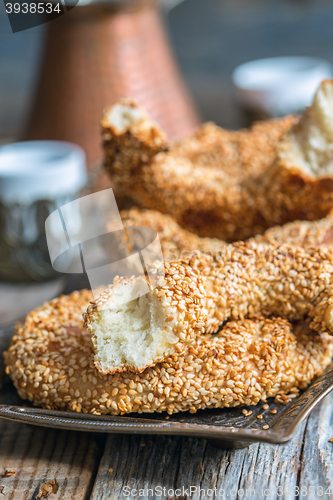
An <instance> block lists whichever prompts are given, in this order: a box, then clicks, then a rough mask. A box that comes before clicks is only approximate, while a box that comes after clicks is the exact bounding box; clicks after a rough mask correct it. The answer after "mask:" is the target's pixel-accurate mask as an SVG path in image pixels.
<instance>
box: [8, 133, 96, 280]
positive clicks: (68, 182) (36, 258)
mask: <svg viewBox="0 0 333 500" xmlns="http://www.w3.org/2000/svg"><path fill="white" fill-rule="evenodd" d="M86 182H87V173H86V161H85V153H84V151H83V150H82V149H81V148H80V147H79V146H77V145H75V144H71V143H67V142H61V141H27V142H20V143H14V144H8V145H5V146H2V147H0V278H1V279H2V280H7V281H41V280H45V279H49V278H53V277H56V276H59V273H58V272H56V271H55V270H54V269H53V268H52V265H51V261H50V257H49V251H48V247H47V242H46V236H45V220H46V219H47V217H48V216H49V215H50V213H52V212H53V211H54V210H56V209H57V208H59V207H60V206H62V205H64V204H66V203H68V202H70V201H72V200H74V199H75V198H77V197H78V194H79V191H80V190H81V189H82V188H83V186H84V185H85V184H86Z"/></svg>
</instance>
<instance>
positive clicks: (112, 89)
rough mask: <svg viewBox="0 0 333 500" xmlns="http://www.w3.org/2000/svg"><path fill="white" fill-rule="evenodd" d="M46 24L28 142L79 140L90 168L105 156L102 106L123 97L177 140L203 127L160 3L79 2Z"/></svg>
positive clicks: (149, 1) (144, 0)
mask: <svg viewBox="0 0 333 500" xmlns="http://www.w3.org/2000/svg"><path fill="white" fill-rule="evenodd" d="M47 29H48V31H47V37H46V44H45V52H44V60H43V63H42V68H41V74H40V79H39V83H38V86H37V89H36V95H35V99H34V102H33V106H32V109H31V113H30V117H29V120H28V124H27V127H26V130H25V133H24V137H23V138H24V139H25V140H35V139H57V140H65V141H70V142H74V143H76V144H79V145H81V146H82V147H83V148H84V150H85V151H86V154H87V163H88V167H89V168H90V169H91V168H93V167H94V166H96V165H98V164H100V159H101V156H102V149H101V138H100V127H99V122H100V119H101V116H102V112H103V108H105V107H106V106H109V105H111V104H112V103H113V102H115V101H116V100H117V99H119V98H120V97H123V96H129V97H131V98H133V99H135V100H136V101H137V102H138V103H139V104H141V105H143V106H145V107H146V109H147V110H148V111H149V113H150V114H151V115H152V117H153V118H154V119H155V120H156V121H157V122H158V123H159V124H160V125H161V126H162V127H163V128H164V130H165V131H166V132H167V134H168V135H169V137H170V138H171V139H175V138H178V137H182V136H184V135H186V134H189V133H190V132H191V131H193V129H194V128H195V127H196V126H197V124H198V117H197V114H196V112H195V111H194V108H193V105H192V102H191V99H190V97H189V94H188V92H187V90H186V87H185V85H184V83H183V80H182V77H181V76H180V73H179V70H178V68H177V64H176V63H175V60H174V57H173V55H172V51H171V48H170V45H169V42H168V38H167V36H166V32H165V29H164V26H163V21H162V16H161V13H160V11H159V5H158V4H157V2H156V1H154V0H141V1H138V0H132V1H125V0H123V1H122V2H119V1H118V2H116V1H114V0H109V1H108V2H107V3H99V2H98V3H90V4H87V5H82V6H81V5H78V6H77V7H75V8H73V9H71V10H70V11H69V12H68V13H67V14H65V15H63V16H62V17H60V18H58V19H56V20H54V21H51V22H50V23H48V25H47Z"/></svg>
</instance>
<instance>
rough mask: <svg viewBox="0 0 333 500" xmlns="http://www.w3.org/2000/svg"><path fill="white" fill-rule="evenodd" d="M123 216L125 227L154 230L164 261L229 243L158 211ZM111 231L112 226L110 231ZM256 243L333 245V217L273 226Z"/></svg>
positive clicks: (139, 210) (137, 210)
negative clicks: (182, 224) (182, 225)
mask: <svg viewBox="0 0 333 500" xmlns="http://www.w3.org/2000/svg"><path fill="white" fill-rule="evenodd" d="M120 215H121V219H122V221H123V224H124V226H125V227H133V226H149V227H152V228H153V229H155V230H156V231H157V233H158V236H159V240H160V243H161V247H162V251H163V257H164V259H165V260H176V259H180V258H184V257H186V256H187V257H188V256H189V255H190V254H191V252H194V251H197V250H199V251H200V252H203V253H216V252H219V251H220V250H222V249H223V248H224V247H225V245H226V244H227V243H225V242H224V241H222V240H218V239H217V238H201V237H200V236H198V235H197V234H194V233H191V232H189V231H187V230H186V229H183V228H182V227H180V226H179V224H177V222H176V221H175V219H173V218H172V217H171V216H170V215H167V214H162V213H161V212H157V211H156V210H149V209H143V208H137V207H132V208H130V209H128V210H122V211H121V213H120ZM112 229H113V228H112V227H110V230H112ZM248 241H252V239H251V240H248ZM253 241H255V242H257V243H269V244H271V245H281V244H283V243H288V244H290V245H297V246H301V247H303V248H306V247H310V246H317V245H324V246H330V245H333V214H330V215H328V216H327V217H324V218H323V219H320V220H318V221H299V220H296V221H293V222H289V223H287V224H284V225H283V226H275V227H272V228H270V229H268V230H267V231H266V232H265V233H264V234H262V235H258V236H256V237H254V238H253ZM113 252H114V249H113Z"/></svg>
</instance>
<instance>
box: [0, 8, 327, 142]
mask: <svg viewBox="0 0 333 500" xmlns="http://www.w3.org/2000/svg"><path fill="white" fill-rule="evenodd" d="M165 3H166V4H168V2H165ZM170 3H176V2H170ZM167 7H168V5H167ZM166 10H167V9H166ZM165 21H166V24H167V28H168V32H169V35H170V40H171V42H172V46H173V50H174V53H175V55H176V58H177V60H178V62H179V64H180V67H181V70H182V73H183V75H184V77H185V80H186V83H187V85H188V87H189V89H190V91H191V93H192V96H193V99H194V102H195V104H196V106H197V109H198V110H199V113H200V116H201V118H202V119H203V120H214V121H216V123H218V124H220V125H221V126H223V127H227V128H238V127H240V126H242V125H243V121H244V117H243V116H242V113H241V112H240V109H239V107H238V106H237V103H236V100H235V96H234V92H233V87H232V83H231V74H232V71H233V69H234V68H235V67H236V66H237V65H239V64H241V63H243V62H246V61H250V60H253V59H258V58H264V57H273V56H286V55H307V56H318V57H322V58H325V59H327V60H328V61H330V62H332V63H333V30H332V26H333V2H332V1H330V0H185V1H184V2H180V3H179V4H178V5H175V6H174V7H173V8H172V9H171V10H170V11H169V13H166V14H165ZM45 31H46V26H45V25H44V26H40V27H37V28H33V29H30V30H27V31H24V32H20V33H16V34H13V33H12V32H11V30H10V25H9V21H8V19H7V16H6V14H5V7H4V4H3V3H2V2H1V3H0V137H1V139H2V140H7V139H9V138H10V139H12V138H16V137H18V136H19V134H20V132H21V131H22V129H23V127H24V125H25V122H26V119H27V113H28V110H29V106H30V105H31V97H32V95H33V89H34V85H36V81H37V77H38V69H39V66H40V61H41V54H42V50H43V44H44V37H45Z"/></svg>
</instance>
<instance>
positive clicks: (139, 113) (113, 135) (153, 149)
mask: <svg viewBox="0 0 333 500" xmlns="http://www.w3.org/2000/svg"><path fill="white" fill-rule="evenodd" d="M102 134H103V143H104V148H105V151H106V158H105V162H106V163H108V162H109V161H110V159H111V161H112V164H113V168H114V169H115V172H118V174H119V175H121V173H122V175H124V176H125V177H126V178H127V177H128V176H130V175H131V174H132V173H133V171H135V169H136V168H137V167H138V166H139V165H141V164H144V163H147V162H149V160H150V159H151V158H152V157H153V156H155V155H156V154H157V153H159V152H161V151H166V150H167V149H168V141H167V137H166V134H165V133H164V132H163V130H161V128H160V127H159V126H158V125H157V124H156V123H155V122H154V121H153V120H152V119H151V118H150V117H149V116H148V114H147V112H146V111H145V110H144V109H143V108H141V107H140V106H138V105H137V104H135V103H134V102H133V101H132V100H131V99H128V98H123V99H120V101H119V102H117V103H116V104H114V105H113V106H111V107H110V108H107V109H106V110H105V111H104V116H103V119H102ZM124 162H125V163H126V165H127V168H126V169H123V165H124ZM119 187H120V189H122V186H119Z"/></svg>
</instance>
